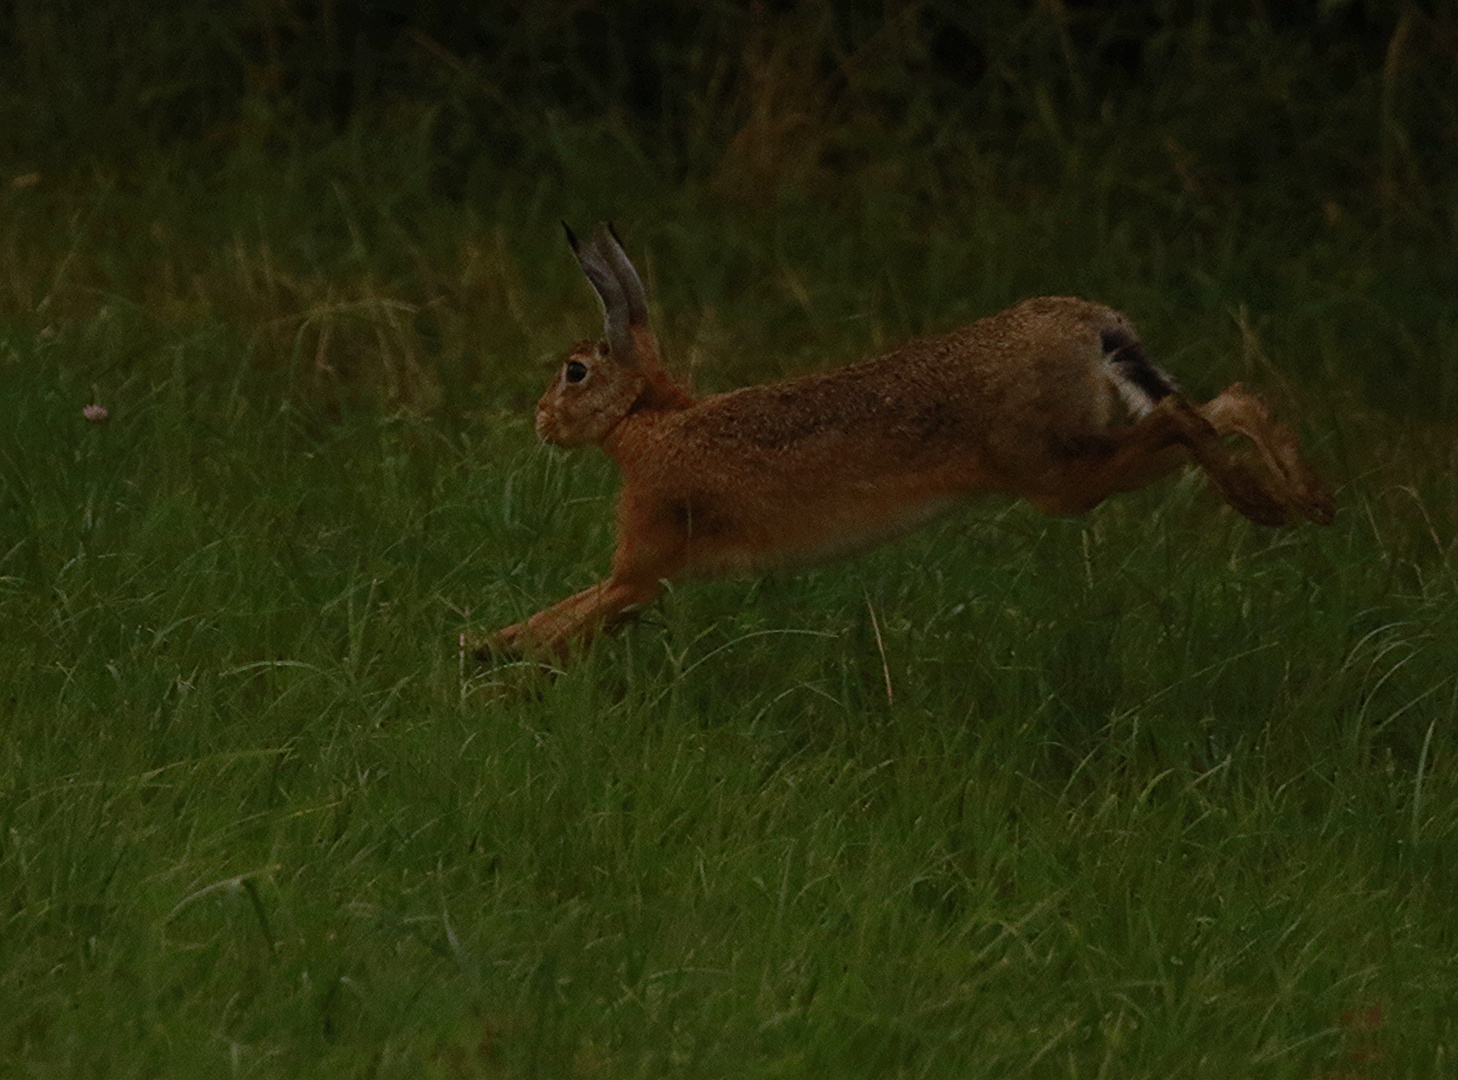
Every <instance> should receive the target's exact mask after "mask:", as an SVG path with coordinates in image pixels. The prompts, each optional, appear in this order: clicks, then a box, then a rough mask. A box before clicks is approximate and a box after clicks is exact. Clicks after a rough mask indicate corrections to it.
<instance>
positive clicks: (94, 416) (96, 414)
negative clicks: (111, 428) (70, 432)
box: [81, 405, 111, 424]
mask: <svg viewBox="0 0 1458 1080" xmlns="http://www.w3.org/2000/svg"><path fill="white" fill-rule="evenodd" d="M81 415H82V416H84V417H86V419H87V420H89V421H90V422H91V423H93V424H104V423H106V421H107V420H108V419H110V417H111V413H109V412H107V411H106V406H105V405H88V406H86V408H84V409H82V410H81Z"/></svg>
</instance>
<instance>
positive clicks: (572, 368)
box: [562, 360, 587, 383]
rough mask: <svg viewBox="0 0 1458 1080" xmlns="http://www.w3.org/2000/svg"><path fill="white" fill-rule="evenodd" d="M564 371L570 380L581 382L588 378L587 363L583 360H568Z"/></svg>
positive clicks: (571, 381)
mask: <svg viewBox="0 0 1458 1080" xmlns="http://www.w3.org/2000/svg"><path fill="white" fill-rule="evenodd" d="M562 373H563V374H564V375H565V376H567V381H568V382H570V383H579V382H581V381H582V380H583V379H585V378H587V365H586V364H584V363H583V362H582V361H581V360H568V361H567V364H566V366H565V367H563V369H562Z"/></svg>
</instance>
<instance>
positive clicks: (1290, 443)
mask: <svg viewBox="0 0 1458 1080" xmlns="http://www.w3.org/2000/svg"><path fill="white" fill-rule="evenodd" d="M1199 413H1200V415H1201V416H1203V417H1204V418H1205V419H1206V420H1208V421H1209V422H1210V424H1211V426H1212V427H1214V428H1215V430H1216V432H1218V433H1219V434H1221V435H1235V434H1239V435H1244V436H1245V437H1246V438H1248V439H1250V441H1251V442H1252V443H1254V444H1255V448H1256V450H1257V451H1259V453H1260V456H1261V459H1262V460H1263V461H1264V462H1265V465H1266V468H1267V469H1268V470H1269V471H1270V476H1271V481H1272V483H1273V486H1274V487H1275V488H1276V489H1277V494H1278V496H1279V497H1280V499H1281V501H1282V502H1284V503H1286V504H1287V505H1288V506H1291V507H1293V508H1294V509H1296V510H1297V511H1299V512H1300V513H1301V514H1303V515H1305V516H1306V517H1308V518H1310V519H1311V520H1312V521H1314V522H1316V523H1317V524H1318V525H1330V524H1331V522H1332V519H1333V518H1334V517H1335V508H1334V506H1333V504H1332V498H1331V494H1330V493H1329V492H1328V491H1327V490H1326V485H1325V484H1323V483H1322V482H1321V479H1320V478H1319V477H1318V476H1317V475H1316V473H1314V472H1313V471H1312V469H1311V467H1310V466H1309V465H1307V464H1306V462H1305V460H1303V459H1302V457H1301V444H1300V442H1299V441H1298V440H1297V438H1296V433H1295V432H1294V431H1292V430H1291V429H1290V428H1288V427H1286V425H1284V424H1281V423H1279V422H1277V421H1276V420H1274V419H1272V417H1271V413H1270V409H1268V408H1267V407H1266V403H1265V402H1264V401H1262V400H1261V399H1260V398H1258V397H1256V396H1255V395H1254V394H1252V393H1251V392H1250V391H1249V390H1247V389H1246V388H1245V387H1244V386H1242V385H1241V384H1240V383H1234V384H1232V385H1231V386H1228V387H1226V388H1225V390H1224V391H1223V392H1222V393H1221V394H1220V396H1219V397H1217V398H1215V399H1214V400H1212V401H1207V402H1206V403H1205V404H1204V405H1201V406H1200V408H1199Z"/></svg>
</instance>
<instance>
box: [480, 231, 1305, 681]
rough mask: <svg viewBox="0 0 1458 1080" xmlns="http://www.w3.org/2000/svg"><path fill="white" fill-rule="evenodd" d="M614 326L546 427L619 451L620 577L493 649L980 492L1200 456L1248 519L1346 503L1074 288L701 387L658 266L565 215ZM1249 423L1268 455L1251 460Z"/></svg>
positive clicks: (1040, 502)
mask: <svg viewBox="0 0 1458 1080" xmlns="http://www.w3.org/2000/svg"><path fill="white" fill-rule="evenodd" d="M567 238H568V240H569V242H570V243H571V245H572V250H573V251H574V252H575V253H576V256H577V261H578V263H579V265H581V267H582V270H583V273H585V274H586V275H587V278H588V280H589V281H590V282H591V283H592V286H593V288H594V289H595V290H596V291H597V295H598V298H599V299H600V300H601V301H602V308H603V317H604V323H605V326H606V335H607V339H606V340H605V341H583V342H578V343H577V344H576V345H574V346H573V347H572V349H571V351H570V352H569V353H568V355H567V358H566V359H565V360H564V361H563V363H562V367H561V369H560V370H559V371H558V373H557V375H556V377H555V378H554V379H553V381H552V384H551V385H550V386H549V387H548V388H547V391H546V393H545V394H543V395H542V399H541V400H540V401H539V402H538V403H537V422H536V428H537V434H538V435H539V436H540V437H541V438H542V439H544V440H546V441H547V442H550V443H555V444H557V445H558V446H581V445H584V444H587V443H596V444H597V445H599V446H601V447H602V448H603V450H605V451H606V452H607V454H608V456H609V457H611V458H612V459H613V460H614V461H615V462H616V463H617V465H618V468H619V470H620V471H621V473H622V492H621V494H620V496H619V499H618V508H617V551H616V552H615V553H614V555H613V563H612V574H611V576H610V577H608V578H607V580H605V581H602V582H600V583H598V584H596V585H594V586H592V587H591V588H589V589H584V590H583V591H582V592H580V593H577V594H576V595H574V596H570V597H568V598H567V599H566V600H563V601H561V602H560V603H558V604H555V605H554V606H552V607H549V608H547V609H546V610H545V611H540V612H538V613H537V614H535V615H533V616H532V617H531V618H530V619H528V620H527V621H526V622H523V623H517V624H516V625H514V626H508V627H506V628H505V629H503V630H499V631H497V632H496V633H495V634H493V635H491V636H490V637H489V638H487V639H486V640H485V641H484V642H483V643H481V644H480V645H479V647H478V648H477V650H476V651H477V655H478V656H480V657H481V658H483V659H489V658H490V657H491V656H492V655H493V654H502V653H507V654H513V653H522V652H542V653H549V654H557V655H558V656H565V655H566V654H567V653H568V652H569V650H570V648H571V646H572V645H573V643H576V642H582V641H585V640H586V639H588V638H589V637H590V636H591V635H592V634H593V633H594V631H596V630H597V629H598V628H600V627H602V626H603V625H604V624H605V623H608V622H610V621H611V620H613V619H614V618H615V617H617V616H619V615H621V614H622V613H623V612H624V611H625V610H626V609H628V608H630V607H633V606H635V605H641V604H646V603H648V602H649V601H651V600H652V599H653V598H654V597H655V596H656V595H657V594H658V591H659V589H660V587H661V586H660V583H661V582H663V581H665V580H675V579H678V578H681V577H693V576H713V575H719V574H730V573H756V572H759V571H763V570H767V569H769V568H772V567H776V566H783V565H786V564H793V563H801V562H809V561H813V560H816V559H821V558H825V557H828V556H832V555H836V554H840V553H843V552H847V551H854V550H857V549H860V548H864V547H867V546H870V545H872V544H875V543H877V542H879V541H881V540H884V539H886V538H887V537H890V536H894V535H896V534H898V533H902V532H905V531H907V530H909V529H912V528H915V527H916V526H918V525H921V524H922V523H924V522H926V521H927V520H929V519H931V518H933V517H935V516H936V515H937V514H940V513H941V512H942V511H944V510H946V509H948V508H950V507H952V506H954V505H956V504H957V503H958V502H960V501H962V500H964V499H967V498H969V497H971V496H975V495H981V494H984V493H1001V494H1004V495H1014V496H1021V497H1022V498H1024V499H1027V500H1028V502H1030V503H1032V504H1033V505H1034V506H1036V507H1037V508H1038V509H1040V510H1042V511H1044V512H1046V513H1050V514H1081V513H1084V512H1085V511H1087V510H1090V509H1092V508H1093V507H1095V506H1097V505H1098V504H1099V503H1100V502H1102V501H1103V500H1104V499H1106V498H1107V497H1108V496H1110V495H1113V494H1115V493H1117V492H1120V491H1131V490H1133V489H1135V488H1140V487H1143V486H1145V485H1146V484H1148V483H1150V482H1151V481H1153V480H1155V479H1157V478H1159V477H1161V476H1164V475H1165V474H1167V473H1169V472H1171V471H1173V470H1175V469H1177V468H1180V467H1181V466H1183V465H1186V464H1188V463H1189V462H1191V461H1193V462H1194V463H1195V464H1197V465H1198V466H1199V467H1200V468H1202V469H1203V470H1204V471H1205V473H1206V474H1207V475H1208V477H1209V478H1210V481H1211V482H1212V483H1213V484H1214V486H1215V487H1216V489H1217V490H1218V491H1219V492H1220V494H1221V495H1222V496H1223V497H1224V498H1225V500H1226V501H1227V502H1228V503H1230V505H1231V506H1233V507H1235V509H1237V510H1239V511H1240V512H1241V513H1242V514H1244V515H1245V516H1246V517H1248V518H1250V519H1251V520H1252V521H1254V522H1256V523H1258V524H1261V525H1280V524H1282V523H1283V522H1284V521H1286V519H1287V518H1288V517H1289V516H1290V515H1291V514H1293V513H1294V514H1297V515H1300V516H1303V517H1306V518H1309V519H1311V520H1312V521H1315V522H1318V523H1319V524H1323V525H1326V524H1329V523H1330V522H1331V520H1332V514H1333V510H1332V500H1331V496H1330V495H1329V494H1328V493H1327V491H1326V488H1325V487H1324V486H1323V485H1322V483H1321V481H1320V480H1319V479H1318V478H1317V476H1316V474H1315V473H1313V472H1312V471H1311V469H1310V468H1309V467H1308V466H1307V465H1306V463H1305V462H1304V461H1303V460H1302V458H1301V455H1300V449H1299V445H1298V442H1297V439H1296V435H1295V434H1294V433H1293V432H1292V431H1291V430H1290V429H1289V428H1287V427H1285V426H1284V425H1282V424H1280V423H1277V422H1276V421H1275V420H1274V419H1272V418H1271V415H1270V412H1269V410H1268V409H1267V408H1266V406H1265V404H1264V403H1263V402H1262V401H1261V400H1260V399H1259V398H1258V397H1256V396H1255V395H1254V394H1252V393H1250V392H1249V391H1248V390H1246V389H1245V388H1244V387H1242V386H1241V385H1240V384H1238V383H1237V384H1235V385H1233V386H1230V387H1228V388H1227V389H1226V390H1225V391H1224V392H1223V393H1221V394H1220V395H1219V396H1218V397H1216V398H1215V399H1214V400H1212V401H1209V402H1206V403H1205V404H1203V405H1195V404H1193V403H1192V402H1190V401H1188V400H1187V399H1186V398H1185V397H1184V396H1183V395H1182V394H1181V393H1180V392H1179V390H1178V388H1177V387H1176V386H1175V384H1174V382H1173V381H1172V380H1171V379H1170V377H1169V376H1168V375H1166V374H1165V373H1164V372H1163V371H1161V370H1160V369H1159V368H1157V367H1155V366H1154V365H1153V364H1151V363H1150V362H1149V360H1148V359H1147V358H1146V357H1145V355H1144V352H1143V349H1142V348H1141V347H1140V344H1139V338H1138V335H1136V334H1135V332H1134V328H1133V326H1132V325H1131V324H1130V322H1129V320H1128V319H1127V318H1125V317H1124V316H1123V315H1121V314H1120V313H1119V312H1117V311H1114V310H1112V309H1111V308H1107V307H1104V306H1103V305H1101V304H1094V303H1090V302H1089V301H1087V300H1077V299H1073V298H1071V297H1058V296H1043V297H1037V298H1034V299H1031V300H1024V301H1023V302H1022V303H1020V304H1016V305H1014V306H1013V307H1010V308H1008V309H1007V310H1006V311H1002V312H999V313H998V314H996V315H992V316H989V317H988V318H985V319H981V320H979V321H978V322H975V323H973V324H972V325H970V326H965V327H963V328H962V329H960V330H954V331H952V332H951V333H949V334H943V335H942V336H940V337H934V338H926V339H923V340H919V341H913V342H911V343H909V344H907V345H903V346H902V347H901V348H899V349H896V350H895V351H893V352H890V353H887V354H885V355H884V356H881V357H878V358H877V359H875V360H871V361H868V362H866V363H863V364H857V365H855V366H853V367H848V368H841V369H839V370H836V371H826V372H820V373H818V374H814V375H806V376H803V377H801V378H798V379H792V380H790V381H788V382H781V383H773V384H770V385H767V386H749V387H745V388H743V389H741V390H734V391H731V392H730V393H727V394H715V395H712V396H710V397H705V398H695V397H693V396H692V395H691V394H690V393H689V392H688V391H687V390H685V389H684V388H683V387H681V386H679V385H678V384H677V383H676V382H674V380H673V379H672V377H670V376H669V374H668V373H667V372H666V371H665V370H664V369H663V367H662V365H661V364H660V362H659V355H658V342H657V339H656V338H655V337H654V335H653V332H652V330H650V329H649V327H648V304H647V299H646V296H645V295H644V291H643V284H642V282H641V281H640V280H639V278H638V274H637V272H636V271H635V270H634V269H633V264H632V263H631V262H630V261H629V260H628V256H627V254H626V253H625V252H624V251H623V247H622V244H621V243H620V241H619V240H618V237H617V234H616V233H614V232H613V230H612V228H611V227H610V226H607V225H599V226H598V227H597V229H596V230H595V231H594V232H593V234H592V238H591V239H590V240H588V241H586V242H585V243H584V242H580V241H579V240H578V239H577V238H576V237H574V236H573V235H572V232H571V230H570V229H569V230H568V231H567ZM1232 434H1240V435H1244V436H1246V437H1247V438H1248V439H1250V441H1251V442H1252V443H1253V444H1254V445H1255V448H1256V450H1257V452H1258V453H1257V458H1258V461H1247V460H1244V459H1241V458H1235V457H1232V456H1231V455H1230V453H1229V452H1228V451H1227V450H1226V448H1225V446H1224V443H1223V441H1222V437H1223V436H1226V435H1232Z"/></svg>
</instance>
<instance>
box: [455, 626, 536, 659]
mask: <svg viewBox="0 0 1458 1080" xmlns="http://www.w3.org/2000/svg"><path fill="white" fill-rule="evenodd" d="M530 642H531V634H530V631H529V630H528V629H527V624H526V623H524V622H520V623H514V624H513V625H511V626H506V627H503V628H502V629H500V630H497V631H496V632H495V633H492V634H487V635H485V636H484V637H480V636H474V637H473V636H471V635H468V634H462V635H461V651H462V652H463V653H469V654H470V655H471V656H473V657H475V658H476V659H477V660H479V661H481V662H482V663H483V664H491V663H496V662H498V661H501V660H518V659H520V658H521V657H522V656H524V655H526V652H527V649H528V647H529V645H530Z"/></svg>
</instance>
